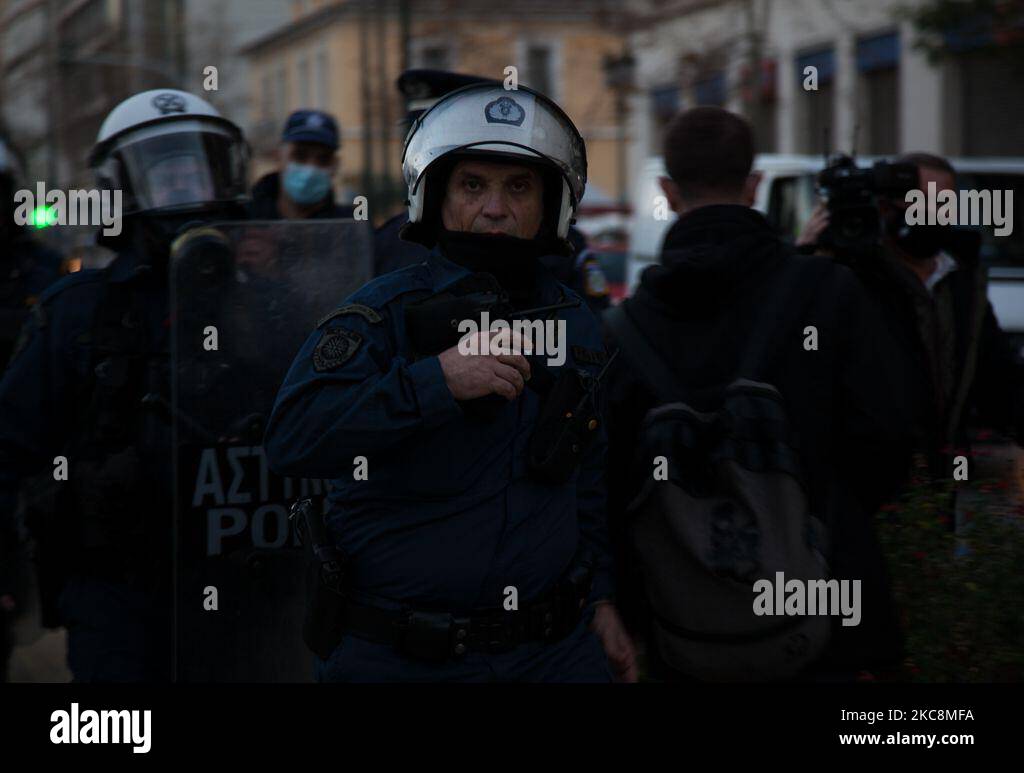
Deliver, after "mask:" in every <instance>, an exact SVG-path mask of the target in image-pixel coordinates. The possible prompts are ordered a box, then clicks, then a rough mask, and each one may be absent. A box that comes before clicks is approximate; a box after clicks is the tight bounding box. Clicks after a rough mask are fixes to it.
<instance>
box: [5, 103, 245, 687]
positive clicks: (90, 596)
mask: <svg viewBox="0 0 1024 773" xmlns="http://www.w3.org/2000/svg"><path fill="white" fill-rule="evenodd" d="M90 163H91V166H92V168H93V170H94V172H95V175H96V179H97V183H98V186H99V187H100V188H101V189H109V190H115V189H119V190H121V191H123V211H122V218H123V219H122V229H121V232H120V234H118V235H117V236H108V235H103V234H101V235H100V236H98V241H99V242H100V243H101V244H104V245H106V246H108V247H111V248H112V249H114V250H115V251H116V253H117V257H116V258H115V260H114V261H113V262H112V263H111V264H110V265H109V266H108V267H106V268H105V269H103V270H88V271H81V272H79V273H76V274H72V275H70V276H68V277H66V278H64V279H63V280H61V281H59V282H58V283H56V284H55V285H53V286H51V287H50V288H49V289H47V290H46V291H45V292H44V293H43V294H42V295H41V296H40V299H39V302H38V303H37V304H36V305H35V306H34V307H33V314H32V318H31V320H30V322H29V323H28V328H27V330H28V335H27V337H26V340H25V342H24V345H23V347H22V348H21V351H19V352H17V353H16V354H15V356H14V357H13V359H12V361H11V364H10V367H9V368H8V370H7V372H6V374H5V375H4V378H3V381H2V382H0V405H2V406H3V410H2V412H0V487H2V488H3V490H5V491H6V490H9V488H10V487H11V486H13V485H15V483H16V481H17V480H18V479H19V478H22V477H25V476H29V475H32V474H35V473H40V474H41V476H42V478H44V479H46V480H47V481H48V482H49V484H50V486H49V494H50V496H49V501H48V503H45V504H42V505H39V506H37V508H36V509H35V510H34V511H33V512H30V513H29V517H28V519H27V520H28V521H29V523H28V525H29V528H30V531H31V533H32V534H33V536H34V538H35V540H36V554H37V562H38V564H39V570H40V586H41V588H40V589H41V596H42V599H41V600H42V603H43V612H44V619H43V622H44V624H46V625H50V626H54V625H58V624H60V625H64V626H65V627H66V628H67V632H68V664H69V667H70V669H71V672H72V674H73V677H74V679H75V680H76V681H148V680H163V679H167V678H169V677H170V675H171V657H172V655H171V641H172V629H171V626H170V622H171V619H170V614H171V612H170V610H171V603H170V577H171V572H170V562H171V560H172V556H171V554H170V551H171V546H172V540H171V524H170V509H171V504H170V503H171V501H172V491H171V470H170V467H171V464H170V458H171V456H170V447H171V446H170V417H169V416H168V411H167V408H168V406H169V401H170V395H169V391H170V390H169V378H168V372H167V367H168V363H167V337H168V318H167V317H168V314H167V308H168V287H167V262H168V255H169V250H170V247H171V242H172V240H173V239H175V237H176V236H177V235H178V233H179V231H180V230H182V229H183V228H184V227H185V226H187V225H189V224H190V223H195V222H196V221H203V220H206V219H210V218H217V219H221V218H224V217H226V216H230V215H231V214H232V213H233V212H234V211H235V209H236V208H238V207H239V206H240V202H242V201H243V200H244V199H243V197H244V194H245V169H246V152H245V145H244V142H243V139H242V135H241V132H240V130H239V129H238V128H237V127H236V126H235V125H234V124H233V123H231V122H230V121H228V120H226V119H225V118H223V117H222V116H221V115H220V114H219V113H218V112H217V111H216V110H215V109H214V108H213V107H212V106H211V105H210V104H208V103H207V102H205V101H204V100H202V99H200V98H198V97H196V96H194V95H192V94H188V93H185V92H182V91H175V90H171V89H163V90H154V91H146V92H143V93H140V94H136V95H135V96H133V97H130V98H129V99H127V100H125V101H124V102H122V103H121V104H119V105H118V106H117V107H115V108H114V109H113V110H112V111H111V113H110V114H109V115H108V116H107V118H106V120H104V122H103V124H102V126H101V127H100V130H99V135H98V137H97V141H96V145H95V147H94V149H93V152H92V154H91V157H90ZM3 515H5V516H6V515H7V514H3Z"/></svg>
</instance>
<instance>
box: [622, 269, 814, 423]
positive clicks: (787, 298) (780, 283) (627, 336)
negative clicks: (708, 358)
mask: <svg viewBox="0 0 1024 773" xmlns="http://www.w3.org/2000/svg"><path fill="white" fill-rule="evenodd" d="M832 265H833V263H832V261H831V260H830V259H828V258H821V257H804V256H793V257H791V258H789V259H787V260H785V261H784V262H783V263H782V266H781V267H780V271H779V274H778V276H776V277H775V278H774V280H773V281H772V282H771V283H770V285H771V290H770V291H769V294H768V297H769V298H771V302H769V303H768V304H766V305H765V306H764V307H763V308H762V309H761V311H760V313H759V314H757V315H755V325H754V329H753V332H752V334H751V336H750V340H749V343H748V345H747V346H746V348H745V349H744V350H743V352H742V354H741V357H740V366H739V370H738V373H737V375H738V376H742V377H745V378H749V379H750V380H752V381H760V380H763V378H764V376H765V372H766V370H767V368H768V366H769V365H770V364H771V362H772V360H773V358H774V357H775V355H776V354H777V353H778V352H779V351H780V350H781V348H782V347H783V346H784V345H785V343H786V341H787V334H788V333H789V331H790V330H791V329H792V328H793V325H794V324H796V322H797V320H798V319H799V317H800V315H801V314H802V313H803V312H804V311H805V310H806V309H807V307H808V306H809V305H810V303H811V301H812V300H813V298H814V293H815V290H816V289H817V286H818V285H819V284H820V283H821V281H822V280H823V279H824V278H825V276H826V275H827V273H828V272H829V271H830V270H831V268H832ZM602 321H603V322H604V325H605V327H606V329H607V330H608V332H610V333H611V334H612V337H613V338H614V339H615V341H616V342H618V344H619V346H620V347H621V349H622V351H623V352H624V354H625V356H626V359H627V360H629V361H630V363H631V364H632V365H633V366H634V367H635V368H636V369H637V371H638V373H639V375H640V377H641V379H642V380H643V382H644V384H645V385H646V386H647V388H648V389H650V390H651V392H652V393H653V394H654V395H655V396H656V397H657V398H658V400H659V401H660V402H662V403H670V402H677V401H679V400H680V399H683V400H685V399H687V396H688V395H689V394H690V391H691V390H689V389H687V388H686V387H684V386H683V385H682V383H681V382H680V381H679V378H678V377H677V376H676V374H675V373H674V372H673V371H672V369H671V368H670V367H669V366H668V363H666V362H665V359H664V357H662V356H661V354H660V353H658V351H657V350H656V349H655V348H654V347H653V346H652V345H651V343H650V341H649V340H648V338H647V336H646V335H644V333H643V332H642V331H641V330H640V329H639V328H638V327H637V325H636V323H635V322H633V320H632V319H630V317H629V314H628V313H627V312H626V310H625V308H623V306H621V305H619V306H612V307H611V308H609V309H607V310H606V311H605V312H604V314H603V315H602Z"/></svg>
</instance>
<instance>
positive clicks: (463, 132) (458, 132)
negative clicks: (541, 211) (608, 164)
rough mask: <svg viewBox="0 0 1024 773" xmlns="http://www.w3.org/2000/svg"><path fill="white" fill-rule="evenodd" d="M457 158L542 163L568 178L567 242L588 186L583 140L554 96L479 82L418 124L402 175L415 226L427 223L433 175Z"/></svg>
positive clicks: (563, 204)
mask: <svg viewBox="0 0 1024 773" xmlns="http://www.w3.org/2000/svg"><path fill="white" fill-rule="evenodd" d="M456 153H472V154H473V155H481V154H483V155H491V154H493V155H496V156H501V157H505V158H510V157H511V158H521V159H523V160H531V161H540V162H543V163H545V164H547V165H549V166H551V167H553V168H554V169H555V170H556V171H557V172H558V173H559V174H560V175H561V178H562V195H561V201H560V204H559V211H558V222H557V234H558V236H559V238H565V236H566V234H567V233H568V232H569V224H570V223H571V222H572V218H573V216H574V215H575V213H576V208H577V207H578V206H579V202H580V199H582V198H583V190H584V188H585V187H586V184H587V155H586V149H585V147H584V144H583V138H582V137H581V136H580V133H579V131H578V130H577V129H576V126H575V125H574V124H573V122H572V120H571V119H570V118H569V116H567V115H566V114H565V112H564V111H563V110H562V109H561V108H560V107H559V106H558V105H556V104H555V103H554V102H553V101H552V100H550V99H549V98H548V97H545V96H544V95H543V94H540V93H538V92H535V91H533V90H531V89H528V88H525V87H521V88H519V89H515V90H506V89H505V88H503V87H502V86H501V85H496V84H492V83H477V84H472V85H469V86H464V87H463V88H461V89H456V90H455V91H452V92H450V93H449V94H447V95H445V96H444V97H443V98H442V99H440V100H438V102H437V103H436V104H435V105H434V106H433V107H431V108H430V109H429V110H427V111H426V112H425V113H424V114H423V115H421V116H420V117H419V118H417V119H416V122H415V123H414V124H413V126H412V128H411V129H410V130H409V134H408V136H407V137H406V140H405V150H404V152H403V154H402V174H403V176H404V178H405V183H406V185H407V186H408V189H409V222H411V223H418V222H420V221H421V219H422V218H423V209H424V202H425V200H426V188H427V179H426V177H427V172H428V170H429V169H430V167H431V166H432V165H433V164H434V163H435V162H437V161H438V160H439V159H441V158H444V157H446V156H450V155H452V154H456Z"/></svg>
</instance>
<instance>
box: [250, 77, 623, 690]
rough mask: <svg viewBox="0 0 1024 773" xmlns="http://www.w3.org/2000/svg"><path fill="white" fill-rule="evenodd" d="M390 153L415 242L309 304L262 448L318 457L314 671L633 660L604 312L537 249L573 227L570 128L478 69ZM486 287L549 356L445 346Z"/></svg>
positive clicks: (280, 461) (518, 671)
mask: <svg viewBox="0 0 1024 773" xmlns="http://www.w3.org/2000/svg"><path fill="white" fill-rule="evenodd" d="M403 172H404V175H405V180H406V183H407V184H408V188H409V202H410V205H409V223H408V224H407V225H406V226H405V228H406V231H405V233H404V234H403V238H406V239H412V240H415V241H418V242H420V243H421V244H423V245H424V246H425V247H427V248H428V249H429V251H430V253H429V257H428V259H427V261H426V262H425V263H422V264H419V265H414V266H410V267H408V268H406V269H402V270H400V271H396V272H393V273H390V274H388V275H386V276H383V277H380V278H378V279H377V280H374V281H373V282H371V283H369V284H367V285H365V286H364V287H363V288H362V289H361V290H359V291H358V292H357V293H355V294H354V295H353V296H351V297H349V298H347V299H345V300H344V301H343V302H342V304H341V305H340V306H339V308H338V309H337V310H336V311H335V312H334V313H332V314H330V315H328V316H327V317H325V318H324V319H323V320H322V321H321V323H320V325H319V327H318V329H317V330H316V331H314V333H313V334H312V335H311V336H310V338H309V339H308V340H307V342H306V344H305V345H304V346H303V348H302V349H301V350H300V352H299V353H298V355H297V356H296V359H295V361H294V363H293V364H292V368H291V370H290V371H289V373H288V376H287V377H286V379H285V382H284V384H283V385H282V387H281V390H280V393H279V395H278V398H277V403H276V405H275V407H274V412H273V415H272V417H271V420H270V423H269V425H268V428H267V434H266V438H265V448H266V452H267V456H268V459H269V461H270V464H271V466H272V468H273V469H275V470H276V471H277V472H280V473H283V474H286V475H292V476H300V477H314V478H328V479H331V481H332V486H331V491H330V494H329V497H328V502H327V505H326V514H325V516H324V518H322V519H321V518H320V517H319V514H318V513H314V514H312V516H311V515H310V513H309V512H308V509H307V512H306V513H304V521H305V523H306V524H307V529H306V531H307V534H306V535H305V537H306V539H307V542H311V543H313V544H314V545H315V546H316V547H317V548H319V551H318V553H317V558H316V559H315V561H321V563H322V565H321V566H320V570H319V572H317V571H314V574H313V576H314V578H315V584H316V587H317V588H318V589H319V590H315V591H314V593H313V594H312V595H311V606H310V615H309V618H308V619H307V626H306V638H307V642H308V643H309V644H310V646H311V647H312V648H313V649H314V651H316V652H317V655H318V660H317V676H318V678H319V679H320V680H322V681H402V680H413V681H434V680H460V681H485V680H502V681H552V682H554V681H609V680H611V679H613V678H619V679H623V680H632V679H635V666H634V663H633V649H632V645H631V643H630V642H629V640H628V638H627V637H626V634H625V633H624V631H623V629H622V626H621V623H620V621H619V618H618V615H617V613H616V611H615V608H614V606H613V604H612V603H611V594H612V586H611V579H610V575H609V566H610V561H609V554H608V545H607V531H606V522H605V490H604V483H603V480H602V478H603V471H604V454H605V436H604V428H603V426H602V423H601V421H600V418H599V416H598V412H597V407H596V406H597V401H598V390H599V388H600V383H599V377H600V375H601V371H602V367H603V364H604V361H605V354H604V350H603V346H602V341H601V335H600V331H599V329H598V325H597V322H596V320H595V319H594V317H593V315H592V314H591V313H590V312H589V311H587V310H586V308H585V306H584V305H583V304H582V302H581V299H580V298H579V297H578V296H576V295H575V294H574V293H572V291H571V290H569V289H568V288H567V287H565V286H564V285H561V284H559V283H558V282H557V281H556V280H555V279H554V278H553V277H552V276H551V275H550V274H549V273H548V272H547V271H546V270H545V269H544V268H543V266H542V264H541V263H540V261H539V258H540V257H541V256H544V255H548V254H551V252H552V251H554V250H567V249H569V246H568V245H567V244H565V241H564V240H565V235H566V233H567V231H568V227H569V224H570V221H571V219H572V217H573V214H574V212H575V209H576V207H577V205H578V203H579V201H580V198H581V197H582V195H583V189H584V186H585V184H586V155H585V150H584V146H583V140H582V138H581V137H580V135H579V132H578V131H577V130H576V128H575V126H574V125H573V124H572V122H571V120H570V119H569V118H568V117H567V116H566V115H565V113H564V112H563V111H562V110H561V109H560V108H559V107H558V106H557V105H556V104H555V103H554V102H552V101H551V100H549V99H547V98H546V97H544V96H542V95H540V94H537V93H535V92H532V91H530V90H528V89H519V90H516V91H506V90H504V89H502V88H501V87H500V86H495V85H492V84H477V85H471V86H467V87H465V88H462V89H459V90H457V91H454V92H452V93H450V94H448V95H447V96H445V97H444V98H443V99H442V100H440V101H439V102H438V103H436V104H435V105H434V106H433V107H432V108H431V109H430V110H428V111H427V112H426V113H424V114H423V115H422V116H421V117H420V118H419V119H418V120H417V121H416V123H415V124H414V126H413V128H412V129H411V131H410V133H409V136H408V137H407V139H406V146H405V151H404V159H403ZM484 311H486V312H488V314H489V315H490V318H491V319H492V320H493V319H495V318H502V319H506V320H514V319H523V320H526V321H529V322H531V323H533V322H536V323H538V327H541V326H543V325H545V324H547V323H550V324H551V326H552V327H551V328H550V329H557V330H559V331H561V332H560V338H559V340H558V341H557V342H554V343H556V346H557V347H558V348H559V349H560V351H561V352H562V354H564V359H562V358H561V357H560V356H550V355H552V352H551V351H550V347H551V344H552V341H551V340H548V341H547V344H548V351H545V352H544V354H545V355H546V356H538V355H537V354H536V353H535V354H529V352H530V351H534V352H536V351H537V350H538V349H537V343H539V340H535V341H534V342H533V343H534V349H530V348H529V344H527V349H526V350H525V352H526V353H516V352H517V351H520V350H519V349H511V350H509V349H488V348H487V347H486V346H485V347H483V348H481V349H479V351H480V352H481V353H477V354H474V353H472V351H473V349H472V348H470V347H466V346H463V347H460V346H459V345H458V344H459V337H460V334H459V330H458V328H459V324H460V323H461V322H464V321H466V320H467V319H473V320H474V321H475V322H479V321H480V320H479V315H480V314H481V313H482V312H484ZM560 323H561V324H560ZM463 329H464V330H465V329H466V328H463ZM467 335H469V336H472V335H473V333H472V332H470V333H467ZM478 340H479V339H478ZM464 343H465V341H464ZM325 579H326V583H325ZM324 584H326V585H327V590H326V591H324V590H323V588H322V587H321V586H323V585H324Z"/></svg>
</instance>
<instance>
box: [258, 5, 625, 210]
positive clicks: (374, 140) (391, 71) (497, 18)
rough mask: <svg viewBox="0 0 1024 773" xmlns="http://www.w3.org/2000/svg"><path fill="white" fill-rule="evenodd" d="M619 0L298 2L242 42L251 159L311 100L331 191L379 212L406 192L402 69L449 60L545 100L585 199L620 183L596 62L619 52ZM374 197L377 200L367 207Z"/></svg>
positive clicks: (269, 148)
mask: <svg viewBox="0 0 1024 773" xmlns="http://www.w3.org/2000/svg"><path fill="white" fill-rule="evenodd" d="M617 6H618V4H616V3H610V2H604V1H589V0H575V2H564V3H558V4H553V3H545V2H536V1H535V0H529V1H528V2H518V3H516V4H515V5H514V6H512V5H509V6H505V7H502V6H500V5H495V4H494V3H492V2H478V1H477V0H459V1H458V2H454V1H451V0H449V1H445V0H407V1H406V2H387V1H386V0H385V1H382V2H372V3H371V2H363V1H362V0H336V1H335V2H331V1H330V0H323V1H322V2H316V0H306V2H296V3H294V4H293V12H294V15H293V18H292V19H291V20H290V21H289V22H288V23H287V24H285V25H282V26H281V28H279V29H277V30H274V31H273V32H271V33H269V34H268V35H266V36H265V37H263V38H262V39H260V40H257V41H255V42H254V43H252V44H251V45H249V46H247V47H245V48H244V49H243V53H244V54H245V55H246V56H247V57H248V59H249V62H250V66H249V73H250V82H251V88H252V90H253V103H254V104H256V105H258V107H257V108H256V117H255V119H254V122H253V127H252V129H253V130H252V132H251V135H250V139H251V142H252V145H253V149H254V157H255V159H256V161H257V168H258V169H262V170H266V169H269V168H270V167H271V166H272V165H273V164H274V163H275V157H274V149H275V147H276V145H277V143H278V141H279V137H280V132H281V128H282V126H283V124H284V120H285V118H286V117H287V115H288V113H290V112H291V111H292V110H296V109H299V108H303V107H314V108H320V109H324V110H328V111H329V112H331V113H333V114H334V115H335V116H336V117H337V119H338V121H339V124H340V126H341V133H342V150H341V174H340V180H339V183H340V185H339V188H340V191H339V192H340V194H341V196H342V197H343V198H348V197H350V196H356V195H366V196H367V198H368V199H369V201H370V202H371V213H370V214H371V217H372V218H373V219H374V220H375V221H378V222H379V221H380V220H381V219H383V218H384V217H386V216H387V215H388V214H390V213H391V212H393V211H394V210H395V209H397V208H398V207H399V206H400V205H401V202H402V200H403V199H404V198H405V191H404V187H403V185H402V182H401V169H400V165H401V154H402V145H403V140H404V138H405V132H406V128H407V126H406V124H405V123H404V121H403V118H404V116H405V112H406V106H405V103H404V98H403V97H402V95H401V94H400V93H399V92H398V90H397V88H396V85H395V84H396V80H397V78H398V75H399V74H400V73H401V72H402V70H403V69H405V68H406V67H425V68H434V69H450V70H456V71H459V72H464V73H471V74H476V75H481V76H485V77H490V78H495V79H497V80H503V79H504V78H505V74H506V68H507V67H509V66H514V67H515V68H516V70H517V73H518V81H519V83H520V84H521V85H524V86H530V87H532V88H535V89H537V90H539V91H542V92H544V93H546V94H548V95H549V96H551V97H553V98H554V99H555V100H556V101H557V102H558V103H559V104H560V105H561V106H562V107H563V108H564V109H565V110H566V112H567V113H568V114H569V115H570V116H571V117H572V119H573V120H574V121H575V122H576V124H577V126H578V127H579V128H580V130H581V132H582V133H583V135H584V139H585V141H586V143H587V153H588V158H589V166H590V184H589V186H588V188H589V190H590V191H591V193H590V196H591V197H592V198H593V200H598V199H602V198H603V199H607V200H617V197H618V196H619V195H620V191H621V193H622V194H625V193H626V192H627V191H628V171H627V170H626V169H624V168H623V165H622V163H621V162H620V155H619V153H618V149H619V147H620V146H622V145H623V144H624V140H623V139H622V136H621V134H622V124H621V122H620V121H619V114H618V113H617V111H616V102H615V98H614V95H613V94H612V93H611V91H610V90H609V88H608V87H607V85H606V82H605V73H604V69H603V62H604V59H605V57H607V56H615V55H619V54H621V51H622V47H623V41H624V34H623V31H622V29H621V26H620V25H618V24H616V18H617V11H616V10H615V8H616V7H617ZM373 202H378V203H379V206H377V207H376V208H374V205H373Z"/></svg>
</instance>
